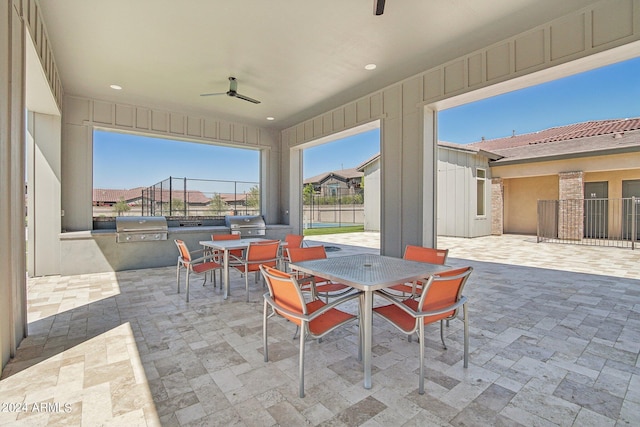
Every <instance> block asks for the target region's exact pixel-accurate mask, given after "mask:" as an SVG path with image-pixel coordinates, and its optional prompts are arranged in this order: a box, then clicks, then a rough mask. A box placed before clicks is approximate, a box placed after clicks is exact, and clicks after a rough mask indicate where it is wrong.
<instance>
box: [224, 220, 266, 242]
mask: <svg viewBox="0 0 640 427" xmlns="http://www.w3.org/2000/svg"><path fill="white" fill-rule="evenodd" d="M225 223H226V225H227V227H229V229H230V230H231V232H232V233H238V234H240V236H242V237H249V236H264V235H265V232H266V230H267V226H266V224H265V222H264V218H262V216H260V215H244V216H242V215H239V216H226V217H225Z"/></svg>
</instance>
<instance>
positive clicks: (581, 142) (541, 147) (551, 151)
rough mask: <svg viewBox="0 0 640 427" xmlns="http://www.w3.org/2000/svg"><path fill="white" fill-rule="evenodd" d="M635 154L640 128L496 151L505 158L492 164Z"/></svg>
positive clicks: (639, 148)
mask: <svg viewBox="0 0 640 427" xmlns="http://www.w3.org/2000/svg"><path fill="white" fill-rule="evenodd" d="M631 151H640V129H639V130H634V131H627V132H620V133H613V134H605V135H597V136H590V137H586V138H578V139H570V140H561V141H549V142H545V143H543V144H532V145H526V146H518V147H512V148H505V149H501V150H494V152H497V153H499V154H500V155H502V156H503V158H501V159H499V160H496V161H494V162H492V165H495V166H499V165H501V164H507V163H513V162H517V163H523V162H525V161H535V160H543V159H544V160H552V159H559V158H572V157H584V156H594V155H605V154H615V153H624V152H631Z"/></svg>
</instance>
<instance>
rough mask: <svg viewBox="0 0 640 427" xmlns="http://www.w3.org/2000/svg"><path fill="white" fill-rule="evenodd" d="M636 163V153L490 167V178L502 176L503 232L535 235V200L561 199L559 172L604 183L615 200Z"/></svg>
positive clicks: (638, 175) (635, 175)
mask: <svg viewBox="0 0 640 427" xmlns="http://www.w3.org/2000/svg"><path fill="white" fill-rule="evenodd" d="M639 165H640V153H624V154H611V155H604V156H592V157H581V158H573V159H562V160H553V161H546V162H544V161H536V162H533V161H532V162H530V163H519V164H513V165H507V166H493V167H492V168H491V172H492V174H493V177H494V178H502V179H503V185H504V211H503V215H504V219H503V220H504V229H503V232H504V233H522V234H536V231H537V201H538V200H558V199H561V198H562V197H561V196H560V191H559V178H558V176H559V174H561V173H565V172H575V171H581V172H583V173H584V175H583V182H585V183H586V182H602V181H604V182H608V187H609V198H610V199H617V198H621V197H622V182H623V181H628V180H636V179H640V167H639ZM611 218H613V216H611ZM612 220H613V219H612Z"/></svg>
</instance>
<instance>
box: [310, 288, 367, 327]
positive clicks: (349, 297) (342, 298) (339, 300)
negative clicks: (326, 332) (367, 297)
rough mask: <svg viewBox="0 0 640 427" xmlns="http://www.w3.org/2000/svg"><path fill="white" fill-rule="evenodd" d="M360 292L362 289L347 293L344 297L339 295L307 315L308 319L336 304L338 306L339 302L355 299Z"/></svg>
mask: <svg viewBox="0 0 640 427" xmlns="http://www.w3.org/2000/svg"><path fill="white" fill-rule="evenodd" d="M361 293H362V291H358V292H356V293H353V294H349V295H347V296H344V297H341V298H338V299H336V300H333V301H331V302H330V303H329V304H327V305H325V306H324V307H322V308H321V309H319V310H316V311H314V312H313V313H312V314H310V315H309V320H313V319H315V318H316V317H318V316H320V315H322V314H324V313H325V312H327V311H329V310H331V309H332V308H335V307H336V306H338V305H340V304H342V303H344V302H347V301H349V300H352V299H355V298H359V297H360V294H361Z"/></svg>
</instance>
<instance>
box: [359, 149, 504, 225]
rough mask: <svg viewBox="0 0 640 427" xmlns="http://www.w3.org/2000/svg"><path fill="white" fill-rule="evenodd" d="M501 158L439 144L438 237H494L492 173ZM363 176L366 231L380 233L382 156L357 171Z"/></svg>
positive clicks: (374, 158)
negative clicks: (494, 161)
mask: <svg viewBox="0 0 640 427" xmlns="http://www.w3.org/2000/svg"><path fill="white" fill-rule="evenodd" d="M496 158H499V157H497V156H496V155H494V154H492V153H488V152H485V151H484V150H481V149H478V148H474V147H469V146H468V145H461V144H454V143H450V142H443V141H440V142H438V202H437V207H438V214H437V219H438V224H437V230H438V235H441V236H453V237H479V236H487V235H489V234H491V205H490V200H491V185H490V184H491V171H490V169H489V160H492V159H496ZM357 169H358V170H360V171H362V172H363V173H364V192H365V193H364V194H365V198H364V200H365V207H364V210H365V225H364V228H365V230H366V231H379V230H380V207H381V204H380V203H381V202H380V154H377V155H375V156H373V157H372V158H370V159H369V160H367V161H365V162H363V163H362V164H361V165H360V166H358V167H357Z"/></svg>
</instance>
